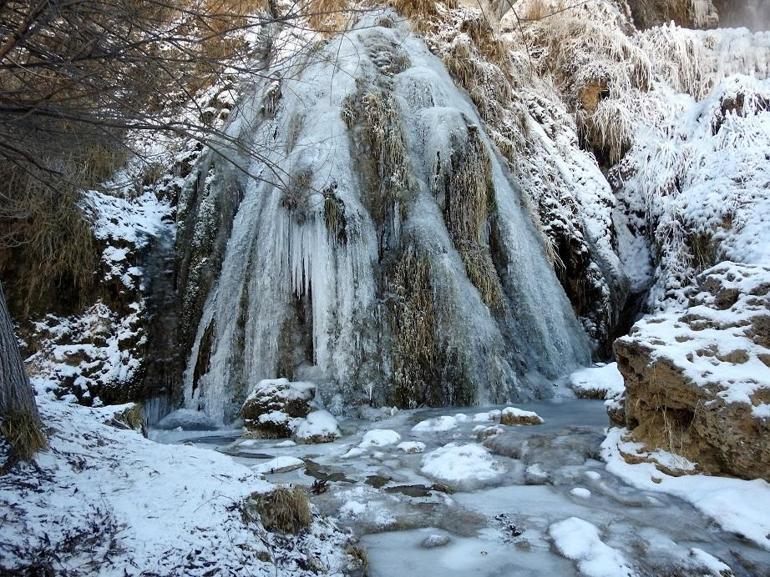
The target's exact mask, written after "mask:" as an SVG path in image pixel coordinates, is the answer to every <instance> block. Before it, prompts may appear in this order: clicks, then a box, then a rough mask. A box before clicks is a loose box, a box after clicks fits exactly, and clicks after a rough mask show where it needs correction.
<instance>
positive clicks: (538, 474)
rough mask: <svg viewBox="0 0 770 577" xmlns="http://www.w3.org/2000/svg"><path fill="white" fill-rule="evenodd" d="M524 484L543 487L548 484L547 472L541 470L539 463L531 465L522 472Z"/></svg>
mask: <svg viewBox="0 0 770 577" xmlns="http://www.w3.org/2000/svg"><path fill="white" fill-rule="evenodd" d="M524 482H525V483H526V484H527V485H545V484H546V483H547V482H548V472H547V471H545V470H543V468H542V467H541V466H540V463H533V464H532V465H530V466H529V467H527V470H526V471H525V472H524Z"/></svg>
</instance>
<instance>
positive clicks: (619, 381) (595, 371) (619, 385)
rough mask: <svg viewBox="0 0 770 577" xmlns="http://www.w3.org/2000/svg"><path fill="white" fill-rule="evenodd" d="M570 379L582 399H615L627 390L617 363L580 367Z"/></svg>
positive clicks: (571, 384)
mask: <svg viewBox="0 0 770 577" xmlns="http://www.w3.org/2000/svg"><path fill="white" fill-rule="evenodd" d="M569 381H570V386H571V387H572V390H573V391H575V394H576V395H577V396H578V398H581V399H602V400H603V399H614V398H616V397H619V396H621V395H622V394H623V392H624V391H625V390H626V385H625V383H624V382H623V375H621V374H620V371H618V364H617V363H610V364H608V365H597V366H595V367H588V368H585V369H580V370H579V371H575V372H574V373H572V374H571V375H570V377H569Z"/></svg>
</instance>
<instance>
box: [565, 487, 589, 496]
mask: <svg viewBox="0 0 770 577" xmlns="http://www.w3.org/2000/svg"><path fill="white" fill-rule="evenodd" d="M569 494H570V495H572V496H573V497H577V498H578V499H590V498H591V491H589V490H588V489H585V488H583V487H575V488H574V489H572V490H571V491H570V492H569Z"/></svg>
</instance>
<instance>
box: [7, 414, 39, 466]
mask: <svg viewBox="0 0 770 577" xmlns="http://www.w3.org/2000/svg"><path fill="white" fill-rule="evenodd" d="M0 435H2V436H3V437H5V439H6V440H7V441H8V442H9V443H10V445H11V449H12V451H13V458H14V459H16V460H22V461H28V460H30V459H31V458H32V457H33V456H34V455H35V453H37V452H38V451H41V450H43V449H45V448H46V447H47V446H48V441H47V440H46V438H45V434H44V433H43V431H42V430H41V428H40V420H39V419H38V418H37V416H36V415H30V414H29V413H26V412H19V411H15V412H10V413H8V414H6V415H4V416H3V420H2V422H0Z"/></svg>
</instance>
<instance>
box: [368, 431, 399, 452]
mask: <svg viewBox="0 0 770 577" xmlns="http://www.w3.org/2000/svg"><path fill="white" fill-rule="evenodd" d="M400 440H401V435H399V434H398V433H397V432H396V431H391V430H389V429H372V430H370V431H366V433H364V437H363V439H361V443H360V444H359V445H358V446H359V447H361V448H362V449H368V448H371V447H387V446H388V445H394V444H396V443H398V442H399V441H400Z"/></svg>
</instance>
